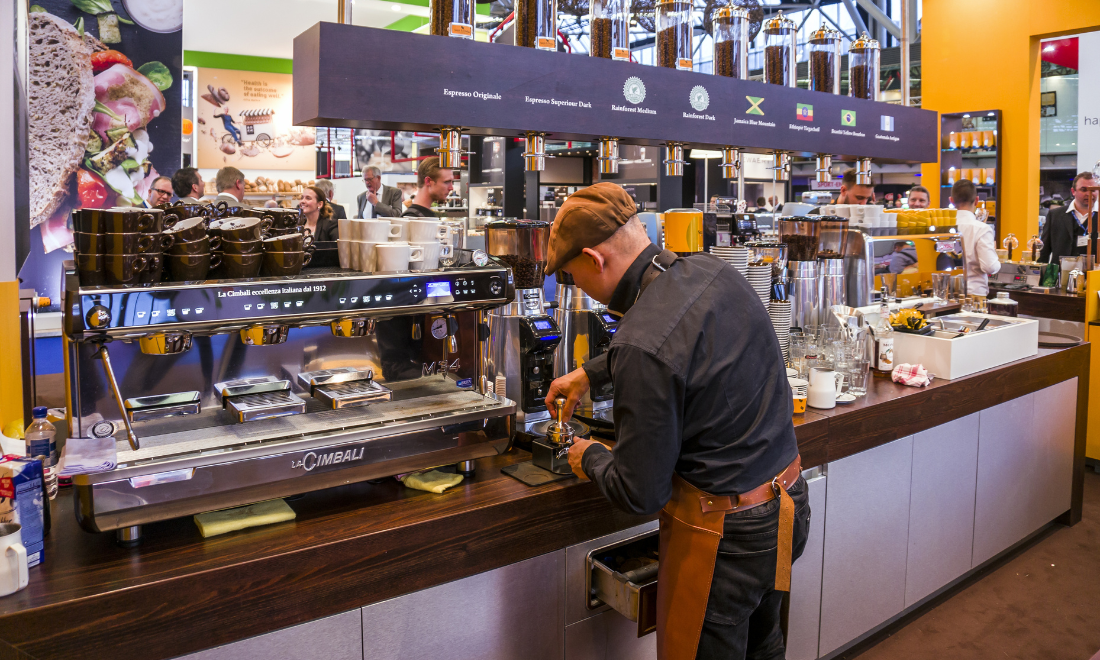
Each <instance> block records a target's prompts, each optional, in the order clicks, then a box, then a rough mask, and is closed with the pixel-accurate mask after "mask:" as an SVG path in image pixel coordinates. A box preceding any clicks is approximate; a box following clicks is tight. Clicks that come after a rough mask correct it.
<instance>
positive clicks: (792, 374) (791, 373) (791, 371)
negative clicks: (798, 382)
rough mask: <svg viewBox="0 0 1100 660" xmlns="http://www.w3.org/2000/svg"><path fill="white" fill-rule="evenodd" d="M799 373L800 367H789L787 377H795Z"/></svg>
mask: <svg viewBox="0 0 1100 660" xmlns="http://www.w3.org/2000/svg"><path fill="white" fill-rule="evenodd" d="M797 375H798V369H790V368H788V369H787V378H794V377H795V376H797Z"/></svg>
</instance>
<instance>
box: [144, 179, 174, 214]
mask: <svg viewBox="0 0 1100 660" xmlns="http://www.w3.org/2000/svg"><path fill="white" fill-rule="evenodd" d="M170 201H172V179H169V178H168V177H166V176H158V177H157V178H155V179H153V185H151V186H149V196H148V197H146V198H145V208H149V209H151V208H154V207H157V206H160V205H161V204H167V203H168V202H170Z"/></svg>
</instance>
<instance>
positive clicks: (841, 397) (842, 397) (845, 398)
mask: <svg viewBox="0 0 1100 660" xmlns="http://www.w3.org/2000/svg"><path fill="white" fill-rule="evenodd" d="M855 400H856V395H854V394H838V395H836V402H837V403H851V402H853V401H855Z"/></svg>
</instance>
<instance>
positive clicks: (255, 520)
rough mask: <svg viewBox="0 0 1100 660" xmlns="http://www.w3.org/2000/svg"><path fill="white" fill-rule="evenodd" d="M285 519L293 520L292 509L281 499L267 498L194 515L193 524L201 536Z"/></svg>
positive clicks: (204, 536)
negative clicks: (263, 500) (196, 526)
mask: <svg viewBox="0 0 1100 660" xmlns="http://www.w3.org/2000/svg"><path fill="white" fill-rule="evenodd" d="M285 520H294V509H291V508H290V506H289V505H288V504H287V503H286V502H284V501H282V500H268V501H266V502H258V503H256V504H249V505H248V506H239V507H237V508H235V509H223V510H221V511H210V512H208V513H200V514H198V515H197V516H195V524H196V525H198V527H199V532H201V533H202V536H203V538H210V537H211V536H217V535H218V534H225V533H227V532H235V531H237V530H238V529H246V528H248V527H259V526H261V525H270V524H272V523H277V522H283V521H285Z"/></svg>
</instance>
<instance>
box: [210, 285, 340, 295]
mask: <svg viewBox="0 0 1100 660" xmlns="http://www.w3.org/2000/svg"><path fill="white" fill-rule="evenodd" d="M327 289H328V286H327V285H325V284H313V285H305V286H284V287H280V288H278V289H273V288H265V289H244V290H241V289H230V290H229V291H219V292H218V297H219V298H240V297H247V296H278V295H282V294H287V293H313V292H315V291H326V290H327Z"/></svg>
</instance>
